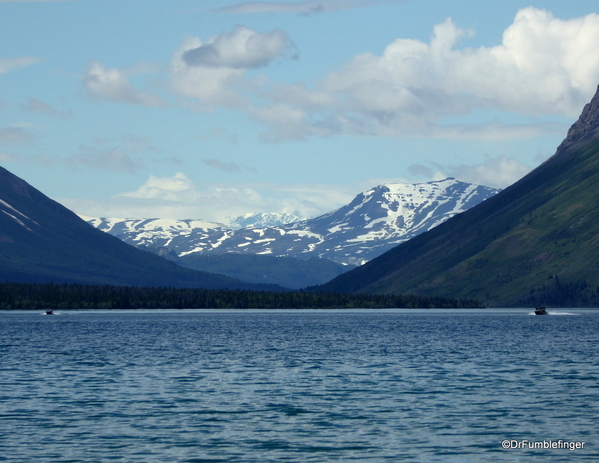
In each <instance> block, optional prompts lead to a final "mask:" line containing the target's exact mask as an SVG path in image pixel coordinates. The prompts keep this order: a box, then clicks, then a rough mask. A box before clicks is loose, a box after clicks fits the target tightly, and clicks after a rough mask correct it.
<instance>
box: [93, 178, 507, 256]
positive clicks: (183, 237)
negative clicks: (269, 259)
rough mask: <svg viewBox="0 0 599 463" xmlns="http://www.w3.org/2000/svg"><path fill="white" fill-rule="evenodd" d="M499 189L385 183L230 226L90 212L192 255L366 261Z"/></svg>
mask: <svg viewBox="0 0 599 463" xmlns="http://www.w3.org/2000/svg"><path fill="white" fill-rule="evenodd" d="M497 191H499V190H497V189H494V188H489V187H485V186H482V185H475V184H470V183H466V182H460V181H458V180H456V179H453V178H448V179H444V180H439V181H433V182H427V183H417V184H386V185H379V186H376V187H374V188H372V189H370V190H367V191H365V192H362V193H359V194H358V195H357V196H356V197H355V198H354V199H353V200H352V201H351V202H350V203H349V204H347V205H345V206H342V207H341V208H339V209H336V210H334V211H331V212H329V213H326V214H323V215H321V216H319V217H316V218H312V219H307V220H303V221H299V222H293V223H288V224H283V225H279V226H274V227H267V228H260V227H247V228H241V229H236V230H233V229H230V228H227V227H225V226H223V225H222V224H207V223H205V222H201V221H197V223H199V224H201V225H198V226H196V227H194V226H193V225H192V224H193V223H195V222H194V221H192V220H187V221H171V223H170V224H167V223H162V224H161V221H160V219H123V220H117V219H106V218H104V219H91V218H88V222H89V223H90V224H93V225H94V226H96V227H98V228H99V229H101V230H103V231H106V232H108V233H111V234H113V235H115V236H117V237H119V238H121V239H123V240H124V241H126V242H128V243H130V244H133V245H135V246H143V247H153V248H154V249H157V248H168V249H170V250H172V251H174V252H176V253H177V255H178V256H179V257H184V256H187V255H191V254H195V253H197V254H221V253H230V252H235V253H242V254H259V255H272V256H277V257H294V258H297V259H301V260H303V259H308V258H310V257H319V258H324V259H329V260H332V261H334V262H337V263H340V264H344V265H356V264H362V263H364V262H365V261H368V260H370V259H372V258H373V257H376V256H377V255H380V254H382V253H383V252H384V251H385V250H387V249H390V248H391V247H393V246H395V245H397V244H398V243H400V242H403V241H406V240H408V239H410V238H411V237H413V236H415V235H417V234H418V233H421V232H422V231H425V230H428V229H430V228H432V227H434V226H436V225H438V224H439V223H442V222H443V221H445V220H447V219H448V218H450V217H452V216H454V215H456V214H458V213H459V212H461V211H463V210H465V209H468V208H470V207H472V206H473V205H475V204H478V203H480V202H481V201H484V200H485V199H488V198H489V197H491V196H493V195H494V194H496V193H497Z"/></svg>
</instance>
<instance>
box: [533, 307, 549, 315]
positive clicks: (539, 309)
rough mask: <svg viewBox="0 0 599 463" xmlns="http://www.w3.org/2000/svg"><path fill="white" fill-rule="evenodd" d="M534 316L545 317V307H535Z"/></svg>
mask: <svg viewBox="0 0 599 463" xmlns="http://www.w3.org/2000/svg"><path fill="white" fill-rule="evenodd" d="M535 315H547V311H546V310H545V307H537V308H536V309H535Z"/></svg>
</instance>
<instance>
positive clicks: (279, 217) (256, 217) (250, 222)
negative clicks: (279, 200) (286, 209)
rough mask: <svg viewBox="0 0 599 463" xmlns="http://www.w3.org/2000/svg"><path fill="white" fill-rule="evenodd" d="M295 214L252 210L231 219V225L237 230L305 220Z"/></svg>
mask: <svg viewBox="0 0 599 463" xmlns="http://www.w3.org/2000/svg"><path fill="white" fill-rule="evenodd" d="M305 219H306V218H305V217H300V216H297V215H294V214H285V213H283V214H279V213H278V212H250V213H248V214H245V215H242V216H240V217H236V218H234V219H231V220H229V227H230V228H233V229H235V230H237V229H239V228H268V227H276V226H278V225H285V224H288V223H293V222H299V221H300V220H305Z"/></svg>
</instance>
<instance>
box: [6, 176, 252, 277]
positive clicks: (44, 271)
mask: <svg viewBox="0 0 599 463" xmlns="http://www.w3.org/2000/svg"><path fill="white" fill-rule="evenodd" d="M0 211H1V213H0V281H2V282H24V283H42V282H43V283H48V282H57V283H58V282H70V283H85V284H94V285H100V284H110V285H137V286H171V287H202V288H245V289H250V288H253V289H256V286H255V285H248V284H245V283H242V282H240V281H237V280H234V279H232V278H228V277H224V276H221V275H212V274H209V273H205V272H198V271H195V270H190V269H186V268H182V267H180V266H178V265H176V264H175V263H173V262H170V261H167V260H165V259H163V258H161V257H158V256H156V255H154V254H151V253H148V252H144V251H141V250H139V249H137V248H135V247H133V246H130V245H128V244H126V243H124V242H122V241H121V240H119V239H117V238H115V237H113V236H110V235H109V234H107V233H103V232H101V231H100V230H97V229H96V228H94V227H92V226H90V225H89V224H88V223H86V222H85V221H84V220H82V219H81V218H79V217H78V216H77V215H76V214H74V213H73V212H71V211H70V210H68V209H67V208H65V207H63V206H61V205H60V204H59V203H57V202H56V201H53V200H51V199H50V198H48V197H47V196H45V195H44V194H43V193H41V192H40V191H38V190H36V189H35V188H33V187H32V186H30V185H29V184H28V183H26V182H25V181H23V180H22V179H20V178H18V177H17V176H15V175H13V174H12V173H10V172H9V171H8V170H6V169H4V168H2V167H0Z"/></svg>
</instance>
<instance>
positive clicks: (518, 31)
mask: <svg viewBox="0 0 599 463" xmlns="http://www.w3.org/2000/svg"><path fill="white" fill-rule="evenodd" d="M471 34H472V32H469V31H465V30H463V29H460V28H459V27H457V26H456V25H455V24H454V22H453V21H452V20H451V19H447V20H446V21H444V22H443V23H441V24H438V25H437V26H435V28H434V30H433V35H432V37H431V40H430V42H429V43H424V42H422V41H419V40H412V39H397V40H395V41H394V42H393V43H391V44H390V45H389V46H387V47H386V49H385V50H384V52H383V54H382V56H377V55H374V54H372V53H365V54H362V55H359V56H356V57H355V58H354V59H352V60H351V61H350V62H349V63H347V64H346V65H345V66H344V67H343V69H341V70H340V71H338V72H335V73H332V74H331V75H330V76H329V77H328V78H327V79H325V80H324V82H323V84H322V85H323V88H324V89H326V90H327V91H328V92H330V93H332V94H334V95H336V96H337V97H338V98H339V101H340V102H342V103H343V104H342V106H340V108H339V112H342V113H346V114H347V113H349V114H351V113H353V114H354V115H356V116H358V117H359V118H361V119H362V120H363V123H364V124H366V125H368V126H369V127H370V128H371V130H373V131H374V132H376V133H385V134H392V133H396V134H409V133H413V132H417V133H423V134H426V135H432V136H436V135H440V136H444V137H445V136H448V135H449V136H451V132H452V130H453V128H452V127H451V126H449V125H441V124H439V121H441V120H442V119H443V118H445V117H450V116H455V115H462V114H467V113H470V112H472V111H473V110H475V109H477V108H488V109H492V110H497V111H502V112H507V113H519V114H525V115H530V116H537V115H545V114H557V115H565V116H568V117H575V116H576V115H577V114H578V113H579V112H580V109H581V107H582V106H583V105H584V103H585V102H587V101H588V99H589V98H590V96H592V94H593V93H594V90H595V87H596V84H597V82H598V81H599V53H597V51H598V45H597V44H598V43H599V15H597V14H594V13H593V14H589V15H587V16H585V17H583V18H574V19H569V20H561V19H557V18H555V17H554V16H553V15H552V14H551V13H549V12H547V11H544V10H538V9H535V8H532V7H529V8H524V9H521V10H520V11H518V13H517V15H516V17H515V20H514V22H513V24H512V25H511V26H509V27H508V28H507V29H506V30H505V32H504V34H503V40H502V43H501V44H500V45H497V46H494V47H479V48H465V49H457V48H456V45H457V43H458V42H459V41H460V40H461V39H464V38H467V37H468V36H470V35H471ZM509 129H513V127H511V128H509ZM459 130H461V129H460V128H459V127H458V128H457V130H454V132H455V134H456V136H459V135H460V134H459V133H458V132H459Z"/></svg>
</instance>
